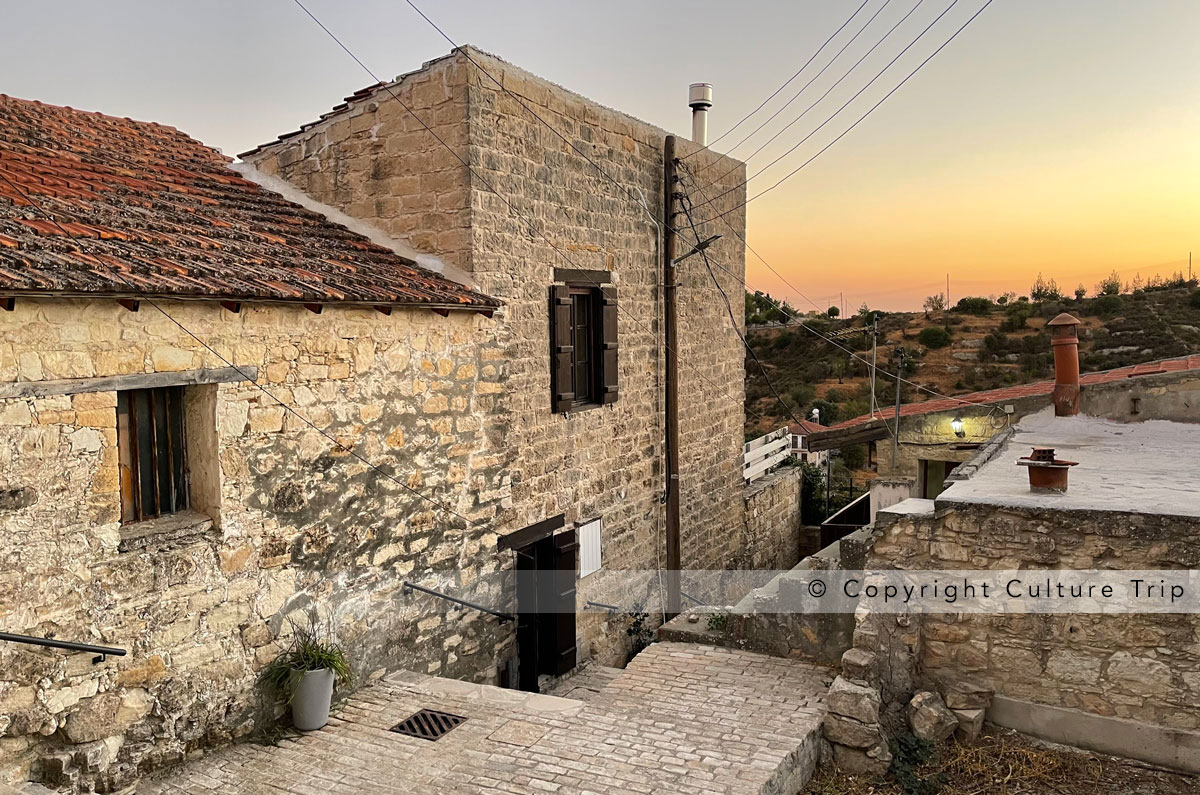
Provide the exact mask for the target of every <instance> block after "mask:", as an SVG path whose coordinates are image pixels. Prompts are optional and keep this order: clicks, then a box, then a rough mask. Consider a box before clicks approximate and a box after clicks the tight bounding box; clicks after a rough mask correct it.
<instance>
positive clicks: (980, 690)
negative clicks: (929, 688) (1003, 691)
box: [942, 679, 994, 709]
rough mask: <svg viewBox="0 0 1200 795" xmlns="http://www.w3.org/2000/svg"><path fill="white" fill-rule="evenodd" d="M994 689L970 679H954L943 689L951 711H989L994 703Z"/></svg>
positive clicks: (946, 702)
mask: <svg viewBox="0 0 1200 795" xmlns="http://www.w3.org/2000/svg"><path fill="white" fill-rule="evenodd" d="M993 694H994V691H993V690H992V688H990V687H988V686H987V685H985V684H982V683H980V682H975V681H972V680H970V679H954V680H952V681H950V682H948V683H947V684H946V686H945V687H944V688H942V695H943V698H944V700H945V704H946V706H947V707H949V708H950V709H987V708H988V707H989V706H990V705H991V703H992V695H993Z"/></svg>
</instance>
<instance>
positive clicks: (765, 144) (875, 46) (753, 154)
mask: <svg viewBox="0 0 1200 795" xmlns="http://www.w3.org/2000/svg"><path fill="white" fill-rule="evenodd" d="M924 2H925V0H917V2H916V4H915V5H913V7H912V8H910V9H909V10H908V13H907V14H905V15H904V16H903V17H901V18H900V19H899V21H897V22H896V24H894V25H892V27H891V28H889V29H888V31H887V33H884V34H883V36H881V37H880V39H879V40H878V41H877V42H875V43H874V44H873V45H871V48H870V49H869V50H867V51H866V52H865V53H863V55H862V57H861V58H859V59H858V60H857V61H855V62H854V65H853V66H851V67H850V68H849V69H847V70H846V71H845V72H843V73H842V76H841V77H839V78H838V79H837V80H836V81H834V83H833V85H831V86H830V87H829V88H827V89H826V90H825V93H824V94H822V95H821V96H819V97H817V101H816V102H813V103H812V104H811V105H809V106H808V107H807V108H805V109H804V110H803V111H801V112H800V115H799V116H797V117H796V118H794V119H792V120H791V121H790V122H788V123H787V124H785V125H784V126H783V127H782V128H780V129H779V131H778V132H776V133H775V134H774V135H772V136H771V137H770V138H768V139H767V140H766V141H764V142H763V143H762V144H761V145H760V146H759V147H758V148H757V149H755V150H754V151H753V152H751V153H750V156H749V157H747V158H746V160H745V162H747V163H749V162H750V161H751V160H753V159H754V158H755V157H757V156H758V153H759V152H761V151H762V150H763V149H766V148H767V147H768V146H770V145H771V143H772V142H773V141H775V140H776V139H777V138H779V136H781V135H783V134H784V133H785V132H787V131H788V130H789V129H790V128H791V127H792V125H793V124H795V123H796V122H798V121H800V120H801V119H803V118H804V117H805V116H807V115H808V112H809V111H810V110H812V109H813V108H815V107H816V106H817V105H819V104H821V102H823V101H824V99H825V98H826V97H828V96H829V95H830V94H831V93H833V90H834V89H835V88H837V87H838V86H839V85H841V83H842V81H843V80H845V79H846V78H847V77H849V76H850V73H851V72H853V71H854V70H855V69H857V68H858V67H859V65H860V64H862V62H863V61H865V60H866V59H867V58H868V57H870V55H871V53H873V52H875V50H876V49H878V48H879V46H880V45H881V44H883V43H884V42H885V41H887V40H888V38H889V37H890V36H891V35H892V33H894V32H895V30H896V28H898V27H900V26H901V25H903V24H904V23H905V21H907V20H908V18H909V17H910V16H912V15H913V12H915V11H916V10H917V9H918V8H920V7H921V4H922V3H924ZM935 21H936V20H935ZM922 35H923V34H922ZM917 38H920V36H918V37H917ZM914 43H915V41H914ZM909 46H910V47H911V46H912V45H911V44H910V45H909ZM900 54H901V55H903V54H904V53H903V52H902V53H900ZM897 57H899V56H897ZM829 63H830V64H832V63H833V61H830V62H829ZM876 76H877V77H878V75H876ZM818 77H819V75H818ZM869 86H870V83H868V84H867V86H864V90H865V88H867V87H869ZM860 93H861V92H860ZM799 96H800V95H799V94H796V96H795V97H792V99H793V100H794V99H796V97H799ZM856 96H857V95H856ZM851 99H853V97H852V98H851ZM790 104H791V100H789V101H788V105H790ZM784 107H787V105H785V106H784ZM780 110H783V108H780ZM834 115H837V114H836V113H835V114H834ZM820 129H821V128H820V127H818V128H817V129H816V130H813V131H812V132H811V133H809V134H808V136H806V137H805V138H804V139H802V140H801V141H800V143H798V144H796V146H793V147H792V149H790V150H788V152H785V153H784V155H781V156H780V157H784V156H786V155H787V154H788V153H790V152H791V151H792V150H794V149H795V148H796V147H797V146H800V144H802V143H804V141H807V140H808V139H809V138H811V137H812V136H813V135H814V134H816V132H817V130H820ZM778 160H779V158H776V160H774V161H772V162H771V163H768V164H767V165H766V167H764V168H763V169H761V170H760V171H759V174H761V173H762V172H763V171H766V170H767V169H768V168H770V167H771V166H772V165H774V164H775V163H776V162H778ZM735 170H736V167H735V168H732V169H730V170H728V171H726V172H725V173H724V174H722V175H721V176H719V177H717V178H716V179H714V180H712V181H711V182H709V183H708V184H707V185H706V186H705V187H709V186H711V185H715V184H717V183H718V182H720V181H721V180H723V179H725V177H727V176H729V175H730V174H732V173H733V172H734V171H735ZM755 176H758V174H755ZM750 179H753V177H750V178H749V179H747V180H746V181H747V182H749V181H750Z"/></svg>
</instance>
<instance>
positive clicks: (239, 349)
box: [0, 299, 512, 786]
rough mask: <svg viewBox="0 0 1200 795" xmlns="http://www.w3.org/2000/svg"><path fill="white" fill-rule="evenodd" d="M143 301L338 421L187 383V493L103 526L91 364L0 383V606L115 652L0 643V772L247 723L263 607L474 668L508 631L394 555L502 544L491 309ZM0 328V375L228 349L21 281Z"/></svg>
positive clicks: (280, 632) (122, 366) (108, 424)
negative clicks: (182, 517) (445, 605)
mask: <svg viewBox="0 0 1200 795" xmlns="http://www.w3.org/2000/svg"><path fill="white" fill-rule="evenodd" d="M162 305H163V307H164V308H165V309H166V310H167V311H168V312H169V313H170V314H171V316H172V317H174V318H176V319H177V320H178V321H179V322H180V323H181V324H183V325H184V326H186V327H187V328H188V329H189V330H191V331H192V332H194V333H195V334H197V335H198V336H199V337H200V338H202V339H203V340H205V341H206V342H207V343H208V344H209V345H211V346H212V348H213V349H215V350H216V351H217V352H218V353H219V354H220V356H221V357H223V358H224V359H227V360H229V361H230V362H232V363H233V364H234V365H236V366H238V367H240V368H257V377H258V383H259V384H260V385H261V386H262V387H264V388H265V389H267V390H269V392H270V393H271V395H274V396H275V397H276V398H278V399H279V400H280V401H282V402H283V403H284V404H286V405H287V406H289V407H292V408H293V409H294V410H295V412H297V413H298V414H299V415H300V417H303V418H304V420H307V421H308V422H311V423H312V424H313V425H315V426H316V428H318V429H320V430H321V431H323V432H324V433H327V434H329V435H330V436H332V437H334V438H335V439H336V440H337V442H338V444H335V443H334V442H332V441H330V440H329V439H327V438H325V437H324V436H322V434H321V433H319V432H318V431H317V430H314V429H313V428H311V427H309V426H308V425H307V424H306V422H305V421H304V420H301V419H300V417H298V416H296V415H295V414H291V413H289V412H287V411H285V410H284V408H283V407H281V406H280V405H279V404H278V403H276V401H275V400H273V399H272V398H271V397H269V396H268V395H266V394H264V393H263V392H262V391H261V390H260V389H258V388H257V387H256V386H254V385H253V384H251V383H248V382H233V383H219V384H206V385H202V386H189V387H185V389H186V390H187V391H186V395H187V402H188V423H189V425H188V428H187V435H188V439H189V442H190V443H192V444H189V455H190V456H191V458H190V461H189V467H190V472H191V476H192V497H193V500H192V504H193V507H195V508H199V509H201V510H203V511H204V514H205V515H191V517H190V519H189V520H188V521H186V522H184V523H183V525H182V526H181V525H180V524H179V523H166V524H163V523H161V522H159V523H155V522H152V523H150V524H149V525H141V526H138V525H133V526H125V527H122V525H121V524H120V521H119V516H120V498H119V492H118V458H117V447H116V444H117V432H116V409H115V406H116V405H117V396H116V393H115V392H114V391H111V390H112V388H113V387H112V386H111V385H110V386H108V387H107V389H108V390H110V391H79V392H78V393H76V394H57V395H49V396H45V397H33V398H8V399H3V400H0V530H2V531H3V533H4V535H5V538H6V543H5V545H4V558H3V561H4V565H3V566H0V627H3V628H4V629H5V630H6V631H9V632H17V633H23V634H28V635H34V636H42V637H54V638H58V639H62V640H75V641H84V642H92V643H101V644H105V645H112V646H118V647H121V648H125V649H127V650H128V652H129V653H128V655H127V656H125V657H109V658H108V659H107V660H106V661H105V662H103V663H101V664H97V665H93V663H92V659H91V655H90V654H86V653H79V654H72V653H67V652H62V651H57V650H50V649H38V648H35V647H30V646H23V645H16V644H11V643H7V644H0V770H2V771H3V773H4V776H11V777H24V776H26V775H29V774H30V773H32V774H33V775H34V776H35V777H42V776H46V777H48V778H50V779H51V780H54V779H59V780H62V781H64V782H65V781H71V780H73V779H80V778H81V777H82V780H83V781H93V782H98V783H99V784H100V785H101V786H105V785H113V784H116V783H119V782H120V781H122V780H124V779H126V778H128V777H129V776H130V775H131V774H133V773H134V772H135V771H136V770H138V769H148V768H150V767H153V766H157V765H160V764H164V763H168V762H172V761H176V760H179V759H182V758H183V757H184V756H185V755H186V754H188V753H189V752H191V751H193V750H195V749H197V748H198V747H201V746H202V745H205V744H209V743H212V742H219V741H222V740H226V739H229V738H234V737H239V736H242V735H245V734H246V733H248V732H250V731H251V730H252V729H253V727H254V725H255V716H256V714H257V710H258V705H257V704H256V698H255V696H254V693H253V691H252V684H253V681H254V677H255V675H256V672H257V671H258V670H259V669H260V668H261V667H262V666H263V665H264V664H265V663H266V662H267V661H269V660H270V659H272V658H273V657H274V656H275V654H276V653H277V651H278V649H279V648H280V644H281V642H285V641H286V638H287V636H288V634H289V632H290V627H289V625H288V623H287V622H286V621H285V617H289V616H291V617H299V616H303V615H305V614H307V613H308V612H309V611H315V613H316V614H317V615H318V616H319V618H320V620H321V622H322V624H325V622H328V624H329V625H330V626H332V627H333V628H334V632H335V635H336V639H337V640H338V641H340V642H341V643H342V644H344V645H345V647H346V648H347V651H348V654H349V656H350V659H351V661H352V662H353V664H354V668H355V670H356V673H357V675H358V676H359V677H360V679H361V680H367V679H370V678H372V677H373V676H376V675H378V674H379V673H382V672H383V671H384V670H386V669H394V668H412V669H416V670H420V671H427V672H436V673H439V674H445V675H449V676H456V677H461V678H468V679H476V680H480V681H495V678H496V670H495V666H496V665H497V664H498V662H502V661H503V660H504V659H505V658H506V657H507V656H509V655H510V654H511V645H512V638H511V629H506V628H502V627H501V626H500V625H498V624H497V623H496V621H495V620H494V619H491V618H488V617H486V616H482V615H480V614H476V613H462V614H454V615H450V616H447V615H446V614H445V613H444V611H442V610H440V609H437V608H436V607H434V606H432V605H431V603H430V600H429V599H428V598H425V597H411V596H404V595H403V594H401V592H400V580H401V579H402V578H404V577H408V576H412V577H414V578H418V579H419V580H420V581H421V582H424V583H427V584H433V583H430V582H429V580H428V579H427V576H428V575H427V572H429V571H431V570H437V569H439V568H444V567H446V566H447V565H452V564H455V563H457V562H459V561H471V563H472V569H471V571H472V573H474V574H476V575H479V574H486V573H488V572H492V571H497V570H498V569H500V567H501V566H502V565H503V561H502V560H501V558H500V557H499V556H497V555H496V554H495V533H494V529H493V525H494V520H495V517H496V515H497V512H498V511H500V510H501V509H502V507H503V505H504V504H505V503H506V502H507V501H508V500H509V499H510V483H509V474H508V469H507V466H506V464H507V461H506V455H507V453H506V451H507V450H508V449H510V448H509V447H508V445H507V442H506V440H505V437H504V428H505V427H506V425H505V423H504V422H503V412H504V408H503V407H502V406H500V405H499V402H498V396H499V393H500V392H501V390H502V388H503V386H502V383H503V378H504V376H505V370H506V369H507V367H508V366H509V365H508V363H507V361H506V358H505V355H504V353H505V351H504V348H503V347H502V346H500V345H499V344H498V343H497V342H496V340H495V338H494V327H495V325H496V323H495V321H492V320H488V319H485V318H483V317H482V316H481V315H477V314H467V313H451V314H450V316H449V317H440V316H438V315H436V314H434V313H432V312H427V311H402V310H398V311H395V312H393V313H392V314H391V315H390V316H386V317H385V316H384V315H382V314H380V313H378V312H375V311H373V310H362V309H340V308H337V307H326V309H325V311H324V312H323V313H322V314H320V315H316V314H313V313H311V312H309V311H307V310H305V309H303V308H300V307H279V306H261V305H260V306H256V305H245V306H244V307H243V309H242V311H241V312H240V313H238V314H235V313H232V312H228V311H226V310H224V309H221V308H220V307H219V306H217V305H215V304H209V303H197V302H170V301H166V302H162ZM0 340H3V342H2V343H0V381H3V382H14V381H19V382H33V383H42V384H45V383H46V382H48V381H52V380H55V379H91V378H94V377H103V376H117V375H130V374H138V373H164V372H174V371H194V370H199V369H204V368H221V367H224V366H225V363H224V362H222V361H221V360H220V359H219V358H217V356H215V355H214V354H213V353H210V352H208V351H206V350H204V349H203V348H202V347H201V346H200V345H199V344H198V343H197V342H196V340H194V339H192V338H191V337H189V336H188V335H187V334H185V333H184V332H183V331H182V330H181V329H180V327H179V326H177V325H175V324H174V323H173V322H172V321H171V320H169V319H168V318H166V317H164V316H163V315H162V314H160V313H159V312H158V311H156V310H155V309H154V308H152V307H150V306H147V305H146V304H143V305H142V309H141V311H139V312H129V311H127V310H125V309H123V308H121V307H120V306H118V305H117V304H116V303H115V302H113V301H74V300H71V301H68V300H44V301H43V300H27V299H20V300H18V301H17V303H16V308H15V311H13V312H5V313H2V316H0ZM339 444H340V445H344V446H346V447H349V448H351V449H352V450H353V453H354V455H351V454H349V453H348V452H347V451H346V450H344V449H342V447H340V446H339ZM206 446H207V448H206ZM206 449H207V452H206ZM357 456H362V457H363V458H365V459H367V460H368V461H371V462H377V463H379V464H380V465H381V466H382V467H383V468H384V469H385V470H386V471H388V472H389V473H391V474H393V475H394V477H395V478H396V479H397V480H398V481H399V482H400V483H402V484H404V486H401V485H399V484H397V483H395V482H392V481H390V480H388V479H387V478H385V477H382V476H380V475H379V474H377V473H376V472H375V471H373V470H371V469H369V468H368V467H367V466H366V465H365V464H364V463H363V462H362V461H360V460H359V459H358V458H357ZM406 487H407V488H406ZM408 489H412V490H414V491H416V492H419V493H420V494H421V495H425V496H426V497H428V498H430V499H433V500H436V501H438V502H440V503H443V504H445V505H446V506H447V507H448V508H449V509H451V510H453V511H454V512H457V513H458V514H461V515H462V516H463V517H465V518H466V519H468V520H470V522H471V525H470V526H467V523H466V522H465V521H463V520H461V519H457V518H455V517H454V516H452V515H450V514H448V513H447V512H445V511H441V510H437V509H435V507H434V506H433V505H431V504H430V503H429V502H426V501H424V500H422V499H420V498H419V497H416V496H414V494H413V493H412V492H411V491H409V490H408ZM135 530H140V531H141V532H135ZM487 587H490V588H493V589H494V588H495V587H496V582H495V580H494V579H492V580H489V584H488V586H487ZM481 598H482V599H484V600H486V599H488V598H491V599H494V600H499V598H500V595H499V594H498V593H483V594H481ZM4 776H0V778H3V777H4Z"/></svg>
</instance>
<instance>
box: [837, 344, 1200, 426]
mask: <svg viewBox="0 0 1200 795" xmlns="http://www.w3.org/2000/svg"><path fill="white" fill-rule="evenodd" d="M1184 370H1200V356H1196V355H1193V356H1183V357H1180V358H1178V359H1161V360H1159V361H1156V362H1143V363H1142V364H1135V365H1132V366H1129V367H1118V368H1116V369H1115V370H1102V371H1100V372H1097V373H1083V374H1081V375H1080V376H1079V383H1080V385H1081V386H1090V385H1093V384H1106V383H1110V382H1112V381H1121V380H1123V379H1126V378H1134V377H1137V376H1141V375H1155V374H1157V373H1177V372H1182V371H1184ZM1053 391H1054V381H1053V380H1050V381H1038V382H1037V383H1034V384H1021V385H1020V386H1008V387H1004V388H1002V389H989V390H986V391H984V392H971V393H970V394H966V395H957V396H955V398H954V399H953V400H948V399H946V398H935V399H932V400H925V401H922V402H920V403H905V404H903V405H902V406H900V416H901V417H912V416H916V415H919V414H934V413H936V412H939V411H952V410H954V409H958V408H962V406H963V404H964V403H975V404H980V405H992V404H994V403H1001V402H1003V401H1005V400H1015V399H1017V398H1025V397H1034V396H1038V395H1046V396H1049V395H1050V393H1051V392H1053ZM880 413H881V414H882V416H883V417H885V418H891V417H892V416H893V414H894V412H892V411H891V410H888V411H885V412H877V414H880ZM876 418H878V417H876ZM871 419H872V417H871V415H870V414H863V415H862V416H860V417H855V418H853V419H849V420H844V421H842V422H839V423H838V424H836V425H831V426H830V427H828V428H822V429H821V430H823V431H835V430H844V429H846V428H853V427H855V426H857V425H863V424H866V423H868V422H870V421H871Z"/></svg>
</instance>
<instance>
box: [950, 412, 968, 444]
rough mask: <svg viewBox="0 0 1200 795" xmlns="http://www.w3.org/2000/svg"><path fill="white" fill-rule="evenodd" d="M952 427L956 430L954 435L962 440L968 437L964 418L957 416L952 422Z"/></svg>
mask: <svg viewBox="0 0 1200 795" xmlns="http://www.w3.org/2000/svg"><path fill="white" fill-rule="evenodd" d="M950 427H951V428H952V429H953V430H954V435H955V436H957V437H958V438H960V439H961V438H963V437H964V436H966V435H967V432H966V431H964V430H963V421H962V417H961V416H960V415H958V414H955V415H954V419H952V420H950Z"/></svg>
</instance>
